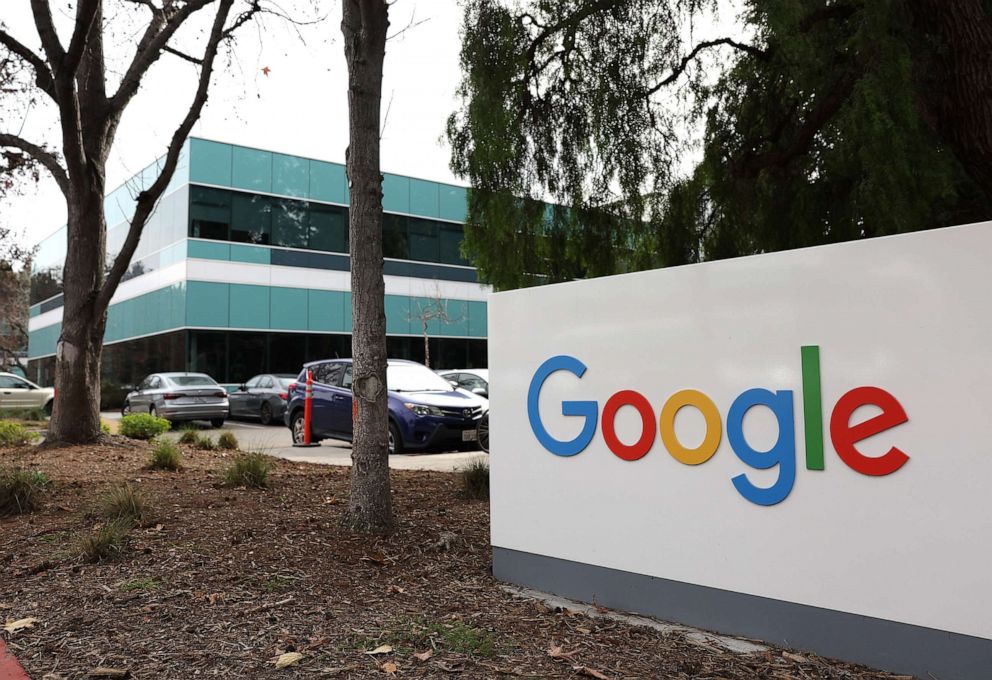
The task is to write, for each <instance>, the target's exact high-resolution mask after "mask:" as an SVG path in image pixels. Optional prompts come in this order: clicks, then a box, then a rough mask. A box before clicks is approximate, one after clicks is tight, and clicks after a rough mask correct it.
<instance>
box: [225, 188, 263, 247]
mask: <svg viewBox="0 0 992 680" xmlns="http://www.w3.org/2000/svg"><path fill="white" fill-rule="evenodd" d="M271 233H272V199H270V198H268V197H267V196H258V195H255V194H234V195H233V197H232V205H231V239H230V240H232V241H235V242H237V243H262V244H266V243H270V242H271V239H270V234H271Z"/></svg>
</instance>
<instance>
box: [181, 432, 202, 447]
mask: <svg viewBox="0 0 992 680" xmlns="http://www.w3.org/2000/svg"><path fill="white" fill-rule="evenodd" d="M179 443H180V444H185V445H187V446H196V445H197V444H199V443H200V435H198V434H197V433H196V430H190V429H184V430H183V433H182V434H181V435H180V436H179Z"/></svg>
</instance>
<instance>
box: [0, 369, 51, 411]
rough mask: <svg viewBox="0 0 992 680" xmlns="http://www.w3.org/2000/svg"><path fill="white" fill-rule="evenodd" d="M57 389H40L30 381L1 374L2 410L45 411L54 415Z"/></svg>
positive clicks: (0, 405) (0, 396)
mask: <svg viewBox="0 0 992 680" xmlns="http://www.w3.org/2000/svg"><path fill="white" fill-rule="evenodd" d="M54 401H55V389H54V388H52V387H39V386H38V385H35V384H34V383H33V382H31V381H30V380H27V379H26V378H22V377H21V376H19V375H15V374H13V373H0V409H3V410H5V411H6V410H14V409H16V410H20V409H35V408H37V409H43V410H44V411H45V413H47V414H48V415H51V414H52V403H53V402H54Z"/></svg>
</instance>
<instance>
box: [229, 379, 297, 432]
mask: <svg viewBox="0 0 992 680" xmlns="http://www.w3.org/2000/svg"><path fill="white" fill-rule="evenodd" d="M294 380H296V376H295V375H286V374H272V373H269V374H265V375H256V376H254V377H253V378H252V379H251V380H249V381H247V382H246V383H244V384H243V385H241V386H239V387H238V389H236V390H235V391H234V392H231V393H230V394H228V395H227V400H228V401H229V402H230V403H231V417H232V418H258V419H259V420H260V421H262V425H268V424H269V423H271V422H273V421H276V422H279V421H281V420H283V416H284V414H285V413H286V403H287V401H288V399H289V384H290V383H291V382H293V381H294Z"/></svg>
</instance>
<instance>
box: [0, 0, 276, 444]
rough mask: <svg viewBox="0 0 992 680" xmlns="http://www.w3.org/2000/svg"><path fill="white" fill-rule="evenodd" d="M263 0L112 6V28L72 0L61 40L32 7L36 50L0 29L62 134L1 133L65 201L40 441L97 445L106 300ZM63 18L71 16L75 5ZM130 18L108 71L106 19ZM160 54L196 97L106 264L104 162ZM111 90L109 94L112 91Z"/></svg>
mask: <svg viewBox="0 0 992 680" xmlns="http://www.w3.org/2000/svg"><path fill="white" fill-rule="evenodd" d="M266 2H267V0H117V1H116V2H115V3H114V4H115V6H116V8H117V10H118V11H116V12H114V13H113V17H114V19H113V20H108V19H106V16H107V15H106V14H105V12H104V5H105V0H77V2H75V3H74V4H75V12H74V21H73V22H72V27H71V32H69V31H62V33H69V34H68V35H65V36H63V35H60V31H59V30H58V28H57V27H56V22H55V19H54V17H53V14H52V8H51V7H50V5H49V1H48V0H31V10H32V15H33V19H34V25H35V28H36V29H37V38H39V39H40V43H41V49H40V50H36V49H33V48H32V47H31V46H30V45H29V43H30V42H32V41H33V40H31V39H29V40H22V39H19V38H17V37H15V36H14V35H12V34H11V33H10V32H8V30H7V29H6V27H4V26H2V25H0V62H2V61H4V60H8V61H10V62H12V63H13V64H15V67H14V68H16V69H19V71H27V72H29V73H30V79H29V81H28V83H27V84H28V85H29V86H30V87H29V88H26V89H28V90H29V92H28V95H29V96H30V97H32V98H36V99H38V100H40V101H43V102H45V103H47V104H49V105H54V106H55V108H56V110H57V112H58V118H59V131H60V134H61V139H60V142H59V149H58V151H55V150H53V149H50V148H47V147H46V146H45V145H44V144H42V143H40V142H32V141H29V140H28V139H25V138H24V137H22V136H21V133H20V132H17V131H10V130H4V129H0V151H3V152H4V153H10V152H11V151H12V150H13V151H16V152H17V153H19V154H22V155H25V156H28V157H30V158H32V159H33V160H34V161H36V162H37V163H38V164H40V165H41V166H43V167H44V168H45V169H46V170H47V171H48V172H49V173H51V175H52V177H53V178H54V179H55V181H56V183H57V184H58V186H59V188H60V189H61V190H62V193H63V194H64V195H65V199H66V207H67V213H68V218H67V238H68V244H67V245H68V248H67V255H66V259H65V267H64V269H63V286H64V310H63V317H62V332H61V335H60V337H59V341H58V345H57V349H56V368H55V386H56V388H57V394H56V399H55V408H54V413H53V415H52V421H51V424H50V426H49V430H48V439H49V441H52V442H89V441H93V440H96V439H98V438H99V437H100V414H99V406H100V361H101V355H102V341H103V333H104V329H105V327H106V322H107V307H108V305H109V303H110V299H111V298H112V297H113V295H114V292H115V291H116V290H117V286H118V284H119V283H120V281H121V278H122V277H123V276H124V274H125V272H127V270H128V267H129V265H130V262H131V257H132V256H133V255H134V252H135V249H136V248H137V246H138V241H139V240H140V238H141V233H142V230H143V229H144V226H145V223H146V222H147V221H148V218H149V216H150V215H151V213H152V211H153V210H154V208H155V205H156V203H157V202H158V200H159V198H161V196H162V194H163V192H164V191H165V188H166V186H167V185H168V183H169V181H170V180H171V179H172V176H173V174H174V173H175V170H176V165H177V163H178V161H179V155H180V152H181V149H182V146H183V143H184V142H185V140H186V137H187V136H188V135H189V132H190V130H191V129H192V127H193V124H194V123H195V122H196V121H197V119H198V118H199V117H200V112H201V111H202V110H203V106H204V104H206V102H207V91H208V88H209V86H210V79H211V75H212V74H213V71H214V64H215V61H216V58H217V54H218V51H219V50H220V48H221V46H222V44H223V43H225V42H226V41H228V40H229V39H230V38H231V37H232V35H233V34H234V32H235V31H236V30H237V29H238V28H239V27H241V26H243V25H245V24H246V23H248V22H250V21H252V20H253V19H254V18H255V17H256V15H259V14H261V13H266V12H271V13H278V12H277V10H275V9H273V8H269V7H267V6H266V4H265V3H266ZM236 3H237V4H238V5H239V7H238V10H237V11H235V4H236ZM63 11H68V12H72V3H70V4H69V9H68V10H63ZM131 12H139V13H141V15H142V16H143V17H144V23H143V29H142V30H140V31H139V32H138V36H137V41H136V46H135V49H134V53H133V55H132V57H131V59H130V62H129V63H127V64H125V65H123V68H121V69H117V68H115V67H110V68H108V65H107V63H106V62H105V58H104V44H105V35H106V34H107V31H108V30H109V29H110V28H111V27H112V26H111V24H112V23H113V22H116V21H125V20H128V19H130V17H131V16H132V15H131V14H130V13H131ZM199 20H202V21H204V22H206V21H208V20H209V29H208V30H207V31H206V32H205V38H203V39H200V40H192V39H186V40H184V41H181V40H179V39H178V38H177V33H178V32H179V31H180V29H182V28H183V27H184V26H187V25H190V26H192V25H193V24H194V23H195V22H196V21H199ZM188 32H189V31H188ZM188 32H187V33H188ZM192 43H195V44H192ZM194 48H195V49H194ZM166 54H168V55H170V56H174V57H177V58H180V59H183V60H185V61H188V62H191V63H193V64H195V65H196V67H197V68H198V69H199V75H198V80H197V85H196V89H195V91H194V92H193V93H192V99H191V102H190V104H189V108H188V110H187V111H186V113H185V115H184V116H183V118H182V120H181V122H180V123H179V125H178V126H177V127H176V128H175V130H174V132H173V134H172V138H171V141H170V142H169V145H168V149H167V150H166V153H165V156H164V159H163V161H162V162H161V165H160V168H159V175H158V177H157V178H156V179H155V180H154V181H153V182H151V184H150V185H148V186H146V187H144V188H143V189H142V190H141V191H140V192H139V193H138V194H137V196H136V206H135V209H134V215H133V217H132V218H131V221H130V226H129V230H128V233H127V237H126V238H125V240H124V244H123V246H122V247H121V249H120V252H119V253H118V255H117V256H116V258H115V259H114V261H113V263H112V265H110V266H109V268H108V267H106V252H105V246H106V235H107V224H106V220H105V217H104V210H103V199H104V193H105V190H106V169H107V159H108V157H109V155H110V151H111V148H112V146H113V144H114V141H115V138H116V133H117V129H118V125H119V124H120V121H121V117H122V115H123V114H124V112H125V110H126V109H127V107H128V105H129V104H130V103H131V101H132V100H133V99H134V97H135V95H136V94H137V93H138V90H139V89H140V88H141V87H142V86H143V85H145V82H144V81H145V79H146V76H147V75H148V73H149V69H151V67H152V66H153V65H154V64H155V63H156V62H157V61H158V60H159V59H160V58H161V57H162V56H163V55H166ZM19 82H21V84H22V85H23V84H24V82H23V81H19ZM113 82H116V90H115V91H111V89H112V84H113ZM162 85H163V86H166V85H168V87H169V88H170V89H169V91H168V95H167V96H169V97H178V96H180V95H181V93H180V92H177V91H176V90H175V88H174V84H172V83H162ZM163 94H164V93H163Z"/></svg>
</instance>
